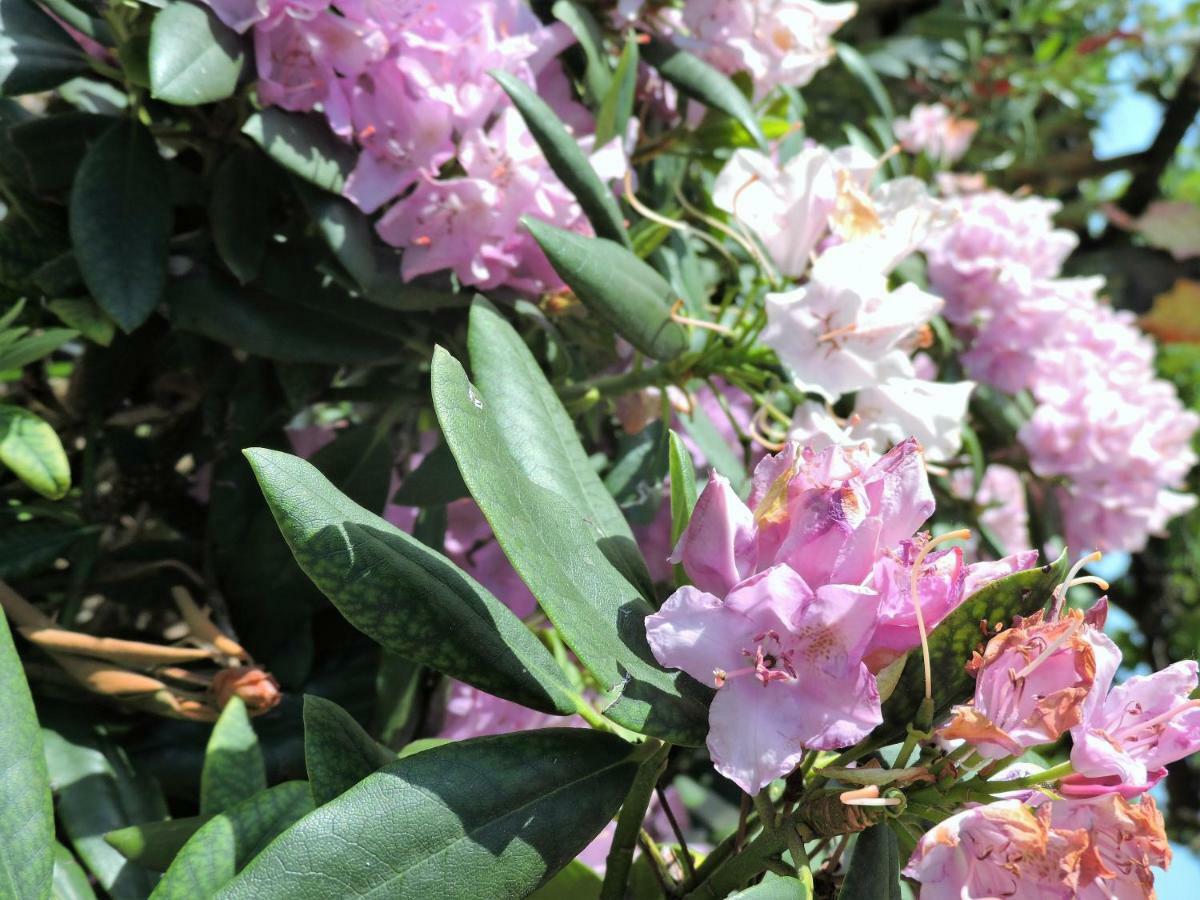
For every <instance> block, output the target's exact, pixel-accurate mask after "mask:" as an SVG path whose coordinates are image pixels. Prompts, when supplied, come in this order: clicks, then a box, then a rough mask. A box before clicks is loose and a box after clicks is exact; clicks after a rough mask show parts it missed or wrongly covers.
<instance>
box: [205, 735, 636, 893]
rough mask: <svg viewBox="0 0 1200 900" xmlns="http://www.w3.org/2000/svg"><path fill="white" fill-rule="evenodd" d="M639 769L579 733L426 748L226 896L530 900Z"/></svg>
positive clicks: (296, 828)
mask: <svg viewBox="0 0 1200 900" xmlns="http://www.w3.org/2000/svg"><path fill="white" fill-rule="evenodd" d="M636 771H637V762H636V759H635V755H634V752H633V748H632V747H631V746H630V745H629V744H626V743H625V742H624V741H622V740H621V739H620V738H617V737H614V736H612V735H608V734H602V733H599V732H588V731H582V730H579V729H573V728H571V729H548V730H545V731H529V732H518V733H516V734H507V735H501V736H497V737H487V738H479V739H477V740H472V741H464V742H461V743H456V744H448V745H446V746H443V747H436V748H433V749H430V750H425V751H424V752H422V753H417V754H415V755H413V756H410V757H408V758H407V759H402V760H399V761H397V762H395V763H392V764H391V765H389V766H387V767H386V768H385V769H382V770H381V771H379V772H376V773H375V774H374V775H371V776H369V777H367V778H366V779H365V780H364V781H363V782H362V783H360V784H359V785H357V786H356V787H354V788H351V789H350V790H349V791H347V792H346V793H345V794H343V795H342V796H341V797H339V798H338V799H336V800H334V801H333V802H332V803H329V804H326V805H325V806H322V807H321V808H319V809H318V810H316V811H315V812H313V813H312V814H310V815H308V816H306V817H305V818H303V819H301V820H300V821H299V822H297V823H296V824H295V825H293V826H292V827H291V828H290V829H288V830H287V831H285V832H284V833H283V834H282V835H280V836H279V837H278V838H276V839H275V841H274V842H273V843H272V844H271V845H270V846H269V847H267V849H266V850H264V851H263V852H262V853H261V854H260V855H259V856H258V857H257V858H256V859H255V860H254V861H253V862H251V863H250V865H248V866H247V867H246V870H245V871H244V872H243V873H242V874H241V875H240V876H238V878H236V879H235V880H234V881H233V883H232V884H230V885H229V887H228V888H226V889H225V890H224V891H222V892H221V893H220V894H219V895H218V896H219V897H221V898H225V900H234V898H251V897H252V898H254V900H274V898H280V900H282V898H287V900H317V898H321V900H324V898H327V897H331V896H339V897H340V896H351V895H360V896H361V895H372V896H378V897H389V898H393V900H405V898H422V900H424V898H427V897H454V898H456V900H472V898H480V900H499V898H509V897H511V898H517V897H524V896H526V895H528V894H529V893H530V892H532V891H533V890H534V889H535V888H537V887H538V886H539V885H540V884H542V883H543V882H544V881H546V880H548V879H549V878H550V877H551V876H552V875H554V873H555V872H557V871H558V870H559V869H561V868H562V867H563V866H565V865H566V864H567V863H568V862H570V861H571V859H573V858H574V857H575V855H576V854H577V853H579V851H580V850H582V849H583V848H584V846H586V844H587V843H588V841H590V840H591V839H592V837H594V836H595V835H596V833H598V832H599V831H600V829H601V828H603V827H604V825H605V824H606V823H607V822H608V821H609V820H610V819H611V818H612V816H613V814H614V813H615V812H616V810H617V807H618V806H620V805H621V800H622V799H623V798H624V796H625V793H626V791H627V790H628V789H629V785H630V784H631V783H632V781H633V776H634V773H635V772H636ZM333 834H336V835H337V839H336V840H331V839H330V836H331V835H333Z"/></svg>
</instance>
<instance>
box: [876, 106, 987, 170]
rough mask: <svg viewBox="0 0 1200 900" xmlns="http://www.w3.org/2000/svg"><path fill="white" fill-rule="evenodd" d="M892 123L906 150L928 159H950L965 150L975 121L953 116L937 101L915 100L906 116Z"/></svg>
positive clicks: (943, 160) (973, 130) (960, 155)
mask: <svg viewBox="0 0 1200 900" xmlns="http://www.w3.org/2000/svg"><path fill="white" fill-rule="evenodd" d="M892 127H893V128H894V129H895V132H896V137H897V138H899V140H900V143H901V145H902V146H903V147H904V149H905V150H907V151H908V152H909V153H924V154H925V155H927V156H929V157H930V158H931V159H935V160H938V161H940V162H943V163H952V162H955V161H957V160H958V159H960V158H961V157H962V155H963V154H964V153H966V152H967V148H968V147H969V146H971V139H972V138H973V137H975V132H976V131H978V130H979V123H978V122H976V121H974V120H972V119H959V118H956V117H955V116H954V115H953V114H952V113H951V112H950V110H949V109H947V108H946V106H944V105H943V104H941V103H932V104H926V103H918V104H917V105H916V106H914V107H913V108H912V111H911V112H910V113H909V115H908V118H906V119H897V120H896V121H895V122H894V123H893V126H892Z"/></svg>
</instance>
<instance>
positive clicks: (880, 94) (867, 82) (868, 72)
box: [834, 43, 896, 123]
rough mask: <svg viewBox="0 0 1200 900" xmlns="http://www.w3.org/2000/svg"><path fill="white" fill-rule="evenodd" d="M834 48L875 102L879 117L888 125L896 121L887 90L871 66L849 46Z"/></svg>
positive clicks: (837, 45)
mask: <svg viewBox="0 0 1200 900" xmlns="http://www.w3.org/2000/svg"><path fill="white" fill-rule="evenodd" d="M834 46H835V47H836V49H837V57H838V59H839V60H841V63H842V65H843V66H845V67H846V68H847V69H848V70H849V72H850V74H852V75H853V76H854V77H855V78H857V79H858V80H859V82H861V84H862V86H863V87H864V88H866V89H867V93H869V94H870V95H871V99H872V100H874V101H875V106H876V107H878V109H879V113H880V115H882V116H883V118H884V120H885V121H887V122H888V123H891V122H894V121H895V120H896V109H895V107H893V106H892V100H891V97H889V96H888V92H887V88H885V87H884V86H883V82H881V81H880V80H879V76H878V75H876V74H875V70H874V69H872V68H871V64H870V63H868V62H867V60H866V59H865V58H864V57H863V55H862V54H861V53H859V52H858V51H857V50H856V49H854V48H853V47H851V46H850V45H849V44H842V43H838V44H835V45H834Z"/></svg>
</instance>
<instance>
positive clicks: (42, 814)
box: [0, 612, 54, 900]
mask: <svg viewBox="0 0 1200 900" xmlns="http://www.w3.org/2000/svg"><path fill="white" fill-rule="evenodd" d="M0 705H2V706H3V709H4V712H3V713H2V714H0V897H14V898H25V897H28V898H30V900H38V898H42V897H48V896H49V895H50V880H51V877H52V872H53V869H54V811H53V809H52V808H51V805H50V782H49V779H48V777H47V774H46V760H45V757H44V756H43V754H42V736H41V732H40V731H39V730H38V720H37V712H36V711H35V710H34V708H33V698H32V697H30V695H29V685H28V684H26V683H25V671H24V670H23V669H22V668H21V660H20V658H19V657H18V656H17V650H16V647H14V646H13V641H12V634H11V633H10V632H9V630H8V619H7V618H6V617H5V616H4V614H3V613H2V612H0Z"/></svg>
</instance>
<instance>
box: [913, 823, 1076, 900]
mask: <svg viewBox="0 0 1200 900" xmlns="http://www.w3.org/2000/svg"><path fill="white" fill-rule="evenodd" d="M1049 819H1050V814H1049V810H1043V809H1039V810H1037V811H1035V810H1032V809H1030V808H1029V807H1028V806H1026V805H1025V804H1023V803H1022V802H1021V801H1019V800H1000V801H998V802H995V803H989V804H987V805H986V806H975V807H972V808H970V809H966V810H964V811H962V812H960V813H957V814H955V815H953V816H951V817H950V818H948V819H946V820H945V821H943V822H940V823H938V824H937V825H935V826H934V827H933V828H931V829H930V830H929V831H927V832H926V833H925V835H924V836H923V837H922V838H921V840H920V841H919V842H918V843H917V848H916V850H915V851H914V852H913V855H912V858H911V859H910V860H909V861H908V865H907V866H906V867H905V868H904V874H905V875H907V876H908V877H909V878H912V879H914V880H916V881H918V882H920V884H921V889H920V893H919V897H920V900H963V898H967V897H971V898H981V900H982V898H999V897H1021V898H1022V900H1067V898H1069V897H1073V896H1075V891H1076V889H1077V888H1078V887H1079V884H1080V880H1081V877H1082V876H1083V859H1084V855H1085V854H1086V852H1087V849H1088V836H1087V832H1086V831H1085V830H1084V829H1083V828H1076V829H1070V830H1068V829H1065V828H1064V829H1055V828H1051V827H1050V822H1049Z"/></svg>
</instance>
